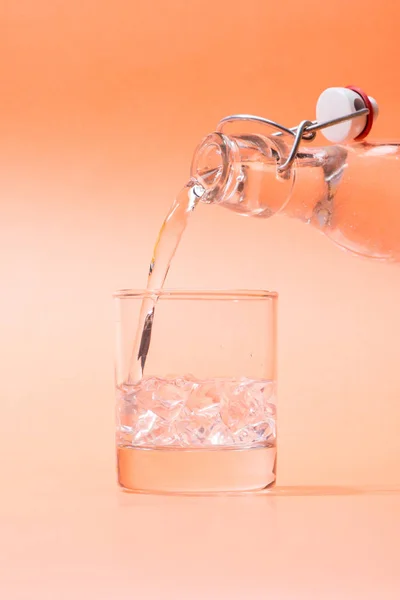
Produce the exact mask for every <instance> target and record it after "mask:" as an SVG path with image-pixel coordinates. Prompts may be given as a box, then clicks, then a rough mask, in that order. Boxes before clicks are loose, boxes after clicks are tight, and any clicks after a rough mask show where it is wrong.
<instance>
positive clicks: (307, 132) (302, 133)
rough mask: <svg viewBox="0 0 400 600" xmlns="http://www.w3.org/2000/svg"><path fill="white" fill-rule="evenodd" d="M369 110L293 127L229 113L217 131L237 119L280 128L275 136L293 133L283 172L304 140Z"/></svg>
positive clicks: (282, 168) (306, 122)
mask: <svg viewBox="0 0 400 600" xmlns="http://www.w3.org/2000/svg"><path fill="white" fill-rule="evenodd" d="M369 112H370V111H369V109H368V108H361V109H360V110H356V111H355V112H354V113H351V114H348V115H343V117H337V118H336V119H330V120H329V121H323V122H322V123H318V122H317V121H302V122H301V123H300V124H299V125H296V127H291V128H289V127H285V126H284V125H281V124H280V123H277V122H276V121H271V120H270V119H265V118H264V117H258V116H257V115H246V114H237V115H229V116H228V117H224V118H223V119H221V121H220V122H219V123H218V125H217V131H219V132H220V133H222V132H223V130H224V128H225V126H226V125H227V124H228V123H233V122H235V121H252V122H256V123H263V124H264V125H269V126H271V127H275V128H276V129H278V131H276V132H275V133H273V134H272V135H274V136H279V135H283V134H284V133H286V134H288V135H292V136H293V137H294V141H293V146H292V148H291V150H290V153H289V156H288V158H287V159H286V161H285V162H284V163H283V164H282V165H279V167H278V171H280V172H283V171H287V170H288V169H289V168H290V167H291V165H292V163H293V161H294V160H295V158H296V155H297V151H298V149H299V146H300V144H301V142H302V141H304V142H311V141H312V140H314V139H315V137H316V135H317V131H319V130H320V129H325V128H326V127H332V126H333V125H339V123H344V122H345V121H351V120H352V119H357V117H363V116H365V115H368V114H369Z"/></svg>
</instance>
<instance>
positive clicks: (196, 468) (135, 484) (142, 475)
mask: <svg viewBox="0 0 400 600" xmlns="http://www.w3.org/2000/svg"><path fill="white" fill-rule="evenodd" d="M117 462H118V483H119V484H120V486H122V487H123V488H124V489H126V490H129V491H136V492H158V493H160V492H166V493H203V494H204V493H223V492H248V491H255V490H260V489H263V488H265V487H267V486H271V485H273V484H274V482H275V463H276V447H261V448H260V447H258V448H251V449H240V450H235V449H215V450H214V449H211V450H207V449H201V450H200V449H183V448H182V449H181V448H178V449H176V448H174V449H173V448H159V449H150V448H138V447H133V446H118V448H117Z"/></svg>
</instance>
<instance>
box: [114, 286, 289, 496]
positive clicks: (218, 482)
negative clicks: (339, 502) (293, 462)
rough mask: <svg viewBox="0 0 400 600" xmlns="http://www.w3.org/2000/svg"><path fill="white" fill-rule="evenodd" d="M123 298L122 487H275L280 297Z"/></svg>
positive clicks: (125, 293) (123, 294)
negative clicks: (141, 325)
mask: <svg viewBox="0 0 400 600" xmlns="http://www.w3.org/2000/svg"><path fill="white" fill-rule="evenodd" d="M114 297H115V301H116V308H117V352H116V403H117V411H116V412H117V431H116V445H117V468H118V482H119V485H120V486H121V487H122V488H124V489H125V490H130V491H148V492H165V493H219V492H240V491H250V490H258V489H262V488H264V487H267V486H271V485H273V484H274V482H275V476H276V473H275V465H276V308H277V294H276V293H273V292H267V291H262V290H243V291H240V290H239V291H216V290H213V291H186V290H156V291H149V290H147V291H143V290H122V291H120V292H117V293H116V294H115V295H114ZM143 310H145V311H146V313H147V315H148V317H149V318H147V319H146V327H145V333H144V335H143V337H142V343H141V344H140V347H141V352H142V355H141V356H142V358H141V360H140V361H139V363H138V361H137V356H136V350H135V347H136V346H135V339H137V335H138V331H137V329H138V323H142V322H143V319H142V316H143ZM139 335H141V331H139ZM143 346H145V347H146V350H148V351H147V353H146V352H144V353H143ZM132 353H135V355H134V356H132ZM132 358H134V359H136V360H133V361H132ZM132 364H140V369H139V372H138V371H137V369H135V370H134V371H135V372H132Z"/></svg>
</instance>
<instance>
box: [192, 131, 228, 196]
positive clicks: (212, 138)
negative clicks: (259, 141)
mask: <svg viewBox="0 0 400 600" xmlns="http://www.w3.org/2000/svg"><path fill="white" fill-rule="evenodd" d="M234 164H235V147H234V145H233V143H232V142H231V140H230V139H229V138H228V137H226V136H224V135H223V134H221V133H211V134H209V135H208V136H207V137H206V138H204V140H203V141H202V142H201V143H200V144H199V146H198V147H197V149H196V151H195V153H194V156H193V161H192V166H191V176H192V178H193V179H195V180H196V182H197V183H198V184H200V185H201V186H202V187H203V188H204V190H205V191H204V194H203V196H202V198H201V200H202V202H207V203H210V202H216V201H218V200H219V199H220V198H221V197H222V195H224V196H225V197H227V196H228V195H229V192H230V187H231V184H232V183H233V179H234V174H233V173H232V168H231V166H232V165H234Z"/></svg>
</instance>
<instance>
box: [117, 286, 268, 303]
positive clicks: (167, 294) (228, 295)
mask: <svg viewBox="0 0 400 600" xmlns="http://www.w3.org/2000/svg"><path fill="white" fill-rule="evenodd" d="M113 298H117V299H119V300H123V299H136V300H137V299H139V300H143V299H145V298H151V299H163V300H231V301H232V300H237V301H240V300H268V299H269V300H271V299H276V298H278V293H277V292H270V291H268V290H262V289H257V290H255V289H251V290H247V289H244V290H222V289H209V290H196V289H162V290H147V289H122V290H117V291H116V292H114V294H113Z"/></svg>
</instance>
